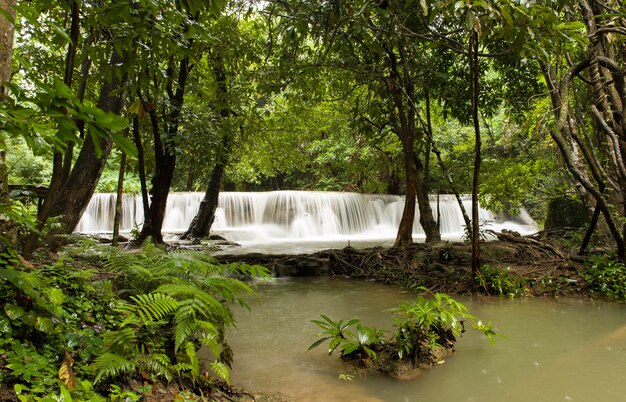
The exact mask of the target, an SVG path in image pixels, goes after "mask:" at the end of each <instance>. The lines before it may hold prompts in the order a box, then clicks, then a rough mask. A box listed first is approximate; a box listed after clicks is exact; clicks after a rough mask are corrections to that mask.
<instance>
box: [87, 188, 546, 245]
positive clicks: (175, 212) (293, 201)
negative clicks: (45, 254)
mask: <svg viewBox="0 0 626 402" xmlns="http://www.w3.org/2000/svg"><path fill="white" fill-rule="evenodd" d="M203 196H204V193H199V192H194V193H171V194H170V195H169V198H168V202H167V209H166V212H165V219H164V222H163V231H164V232H173V233H180V232H183V231H185V230H186V229H187V228H188V227H189V224H190V223H191V221H192V219H193V217H194V216H195V215H196V213H197V211H198V206H199V204H200V201H201V200H202V198H203ZM463 202H464V204H465V208H466V209H467V210H468V211H469V210H470V209H471V200H470V199H469V197H467V196H464V199H463ZM403 208H404V197H402V196H397V195H387V194H358V193H341V192H319V191H271V192H257V193H252V192H222V193H220V197H219V203H218V209H217V211H216V213H215V221H214V224H213V227H212V230H213V231H214V232H217V233H220V234H222V235H223V236H224V237H226V238H227V239H229V240H233V241H236V242H268V241H293V240H298V241H306V240H332V239H356V240H358V239H367V238H372V239H392V238H394V237H395V235H396V231H397V228H398V224H399V222H400V218H401V216H402V210H403ZM431 208H432V209H433V213H434V214H435V219H439V220H440V228H441V233H442V236H444V238H457V239H458V238H460V237H461V236H462V234H463V231H464V225H465V223H464V221H463V216H462V214H461V209H460V208H459V206H458V204H457V201H456V199H455V198H454V196H452V195H440V196H439V208H437V196H433V197H431ZM438 209H439V212H440V215H441V216H440V217H437V211H438ZM114 211H115V194H109V193H106V194H105V193H101V194H95V195H94V196H93V198H92V199H91V202H90V203H89V205H88V207H87V209H86V210H85V213H84V214H83V217H82V219H81V220H80V222H79V224H78V226H77V227H76V230H75V231H76V232H79V233H107V232H108V233H110V232H112V231H113V215H114ZM418 214H419V212H418ZM479 216H480V219H481V220H485V221H490V222H492V223H491V226H489V228H493V229H494V230H500V229H502V228H504V227H508V228H509V229H513V230H517V231H520V232H523V233H528V232H533V231H535V230H536V226H535V225H534V222H532V219H530V217H529V216H528V214H527V213H526V212H525V211H523V213H522V218H524V220H523V221H519V222H513V221H501V220H499V219H498V217H497V216H495V215H494V214H493V213H491V212H490V211H487V210H486V209H482V208H481V209H480V214H479ZM142 222H143V206H142V203H141V198H140V196H133V195H126V196H124V199H123V208H122V220H121V229H120V230H121V231H122V232H130V231H131V230H132V229H133V228H135V227H138V226H140V225H141V224H142ZM413 230H414V234H415V235H416V237H420V236H422V237H423V236H424V230H423V229H422V227H421V225H420V224H419V215H417V216H416V217H415V225H414V228H413Z"/></svg>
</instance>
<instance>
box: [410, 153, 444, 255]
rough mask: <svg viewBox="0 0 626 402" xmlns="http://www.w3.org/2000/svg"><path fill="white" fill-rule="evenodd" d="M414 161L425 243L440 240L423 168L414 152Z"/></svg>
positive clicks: (418, 203)
mask: <svg viewBox="0 0 626 402" xmlns="http://www.w3.org/2000/svg"><path fill="white" fill-rule="evenodd" d="M414 163H415V167H416V174H415V179H416V195H417V205H418V207H419V212H420V225H422V228H423V229H424V233H425V234H426V243H433V242H438V241H441V233H440V232H439V225H438V224H437V221H436V220H435V218H434V217H433V210H432V208H431V207H430V197H429V194H428V185H427V184H426V180H425V169H424V165H423V164H422V161H421V160H420V159H419V157H418V156H417V153H415V154H414Z"/></svg>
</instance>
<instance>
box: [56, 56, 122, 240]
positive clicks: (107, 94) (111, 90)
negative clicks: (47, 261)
mask: <svg viewBox="0 0 626 402" xmlns="http://www.w3.org/2000/svg"><path fill="white" fill-rule="evenodd" d="M123 63H124V58H123V57H122V55H120V54H119V53H118V52H117V51H116V50H112V54H111V63H110V64H111V65H112V66H117V65H121V64H123ZM124 80H125V78H124V77H122V79H120V78H119V77H118V74H111V79H110V80H105V81H104V83H103V84H102V88H101V89H100V97H99V100H98V107H99V108H100V109H102V110H104V111H105V112H111V113H115V114H119V113H120V111H121V109H122V96H121V94H120V93H119V91H118V90H119V89H120V87H121V85H122V83H123V81H124ZM99 142H100V143H99V147H100V149H101V151H102V152H101V155H98V154H97V153H96V146H95V144H94V142H93V139H92V136H90V135H88V136H86V137H85V141H84V143H83V146H82V148H81V150H80V153H79V155H78V158H77V159H76V163H75V164H74V167H73V168H72V171H71V173H70V176H69V178H68V180H67V182H66V183H65V184H64V185H63V187H62V188H61V192H60V194H59V196H58V197H57V200H56V202H55V203H54V205H53V206H52V209H51V211H50V216H58V217H60V222H61V224H62V225H63V229H61V230H60V231H58V232H56V233H71V232H72V231H73V230H74V228H75V227H76V225H77V224H78V221H79V220H80V218H81V216H82V214H83V212H84V211H85V208H87V205H88V204H89V201H90V200H91V197H92V195H93V193H94V191H95V190H96V186H97V185H98V181H99V180H100V176H101V175H102V171H103V170H104V165H105V163H106V160H107V158H108V156H109V152H110V151H111V145H112V139H111V136H107V137H104V138H100V139H99ZM53 234H54V233H53Z"/></svg>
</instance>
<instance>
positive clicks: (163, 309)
mask: <svg viewBox="0 0 626 402" xmlns="http://www.w3.org/2000/svg"><path fill="white" fill-rule="evenodd" d="M130 298H131V299H132V300H133V301H134V302H135V303H137V304H136V305H135V306H132V310H133V311H134V312H136V313H137V314H138V315H139V317H141V319H142V320H143V321H144V322H148V321H158V320H162V319H163V318H165V317H166V316H168V315H170V314H172V313H173V312H175V311H176V310H178V307H179V303H178V301H176V300H175V299H173V298H172V297H171V296H168V295H165V294H163V293H150V294H145V295H139V296H131V297H130Z"/></svg>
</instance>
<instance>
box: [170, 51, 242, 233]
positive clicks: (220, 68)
mask: <svg viewBox="0 0 626 402" xmlns="http://www.w3.org/2000/svg"><path fill="white" fill-rule="evenodd" d="M214 73H215V81H216V82H217V87H218V95H217V96H218V98H219V102H218V103H219V105H220V107H219V108H220V110H219V114H220V117H221V118H222V122H226V120H227V119H228V118H229V117H230V116H231V115H232V110H231V108H230V100H229V99H228V96H229V89H228V83H227V76H226V67H225V65H224V61H223V60H222V59H221V57H218V58H217V60H216V61H215V68H214ZM222 126H225V127H226V128H225V129H224V132H223V133H222V149H221V150H220V152H218V155H217V160H216V161H215V167H214V168H213V172H212V173H211V177H210V179H209V184H208V186H207V190H206V193H204V198H203V199H202V202H200V207H199V209H198V213H197V214H196V216H195V217H194V218H193V221H192V222H191V224H190V225H189V229H187V231H186V232H185V234H184V235H183V236H182V238H187V237H193V238H202V237H206V236H208V235H209V232H210V231H211V226H212V225H213V221H214V220H215V210H216V209H217V204H218V201H219V195H220V187H221V184H222V178H223V177H224V170H225V169H226V165H227V164H228V161H229V159H230V152H231V148H232V143H233V139H234V138H233V137H234V134H233V133H232V131H230V130H231V128H230V127H229V125H228V124H223V125H222Z"/></svg>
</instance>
